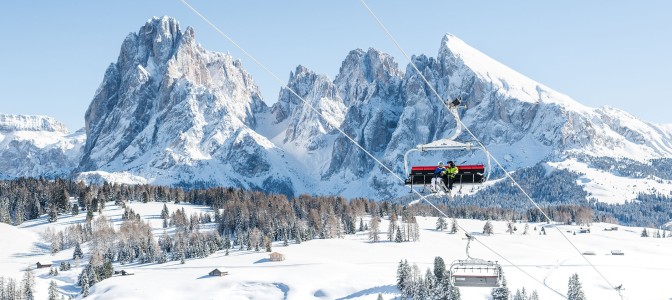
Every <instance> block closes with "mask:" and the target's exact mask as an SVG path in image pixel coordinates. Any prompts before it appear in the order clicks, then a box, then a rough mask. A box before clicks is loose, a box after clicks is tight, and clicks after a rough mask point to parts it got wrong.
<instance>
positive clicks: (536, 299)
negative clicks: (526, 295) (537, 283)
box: [530, 290, 539, 300]
mask: <svg viewBox="0 0 672 300" xmlns="http://www.w3.org/2000/svg"><path fill="white" fill-rule="evenodd" d="M530 300H539V294H538V293H537V290H534V291H532V293H531V294H530Z"/></svg>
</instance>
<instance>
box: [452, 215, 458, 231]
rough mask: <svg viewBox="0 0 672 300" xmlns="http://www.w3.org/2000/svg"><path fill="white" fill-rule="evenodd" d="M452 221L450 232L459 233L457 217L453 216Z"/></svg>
mask: <svg viewBox="0 0 672 300" xmlns="http://www.w3.org/2000/svg"><path fill="white" fill-rule="evenodd" d="M451 221H452V223H453V224H452V225H451V226H450V233H453V234H454V233H457V230H458V226H457V219H456V218H453V219H452V220H451Z"/></svg>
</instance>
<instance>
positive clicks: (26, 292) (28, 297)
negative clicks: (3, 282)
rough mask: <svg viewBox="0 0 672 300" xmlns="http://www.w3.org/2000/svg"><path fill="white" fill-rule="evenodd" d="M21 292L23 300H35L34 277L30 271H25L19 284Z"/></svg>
mask: <svg viewBox="0 0 672 300" xmlns="http://www.w3.org/2000/svg"><path fill="white" fill-rule="evenodd" d="M21 291H22V292H23V299H24V300H34V299H35V275H33V270H32V269H26V272H25V273H23V281H22V282H21Z"/></svg>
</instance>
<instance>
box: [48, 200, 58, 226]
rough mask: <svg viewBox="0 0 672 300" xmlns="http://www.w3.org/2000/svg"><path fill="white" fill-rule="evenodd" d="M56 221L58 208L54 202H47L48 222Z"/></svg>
mask: <svg viewBox="0 0 672 300" xmlns="http://www.w3.org/2000/svg"><path fill="white" fill-rule="evenodd" d="M56 221H58V209H57V208H56V205H55V204H54V203H51V204H49V223H54V222H56Z"/></svg>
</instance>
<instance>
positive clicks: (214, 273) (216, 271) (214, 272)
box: [208, 269, 229, 277]
mask: <svg viewBox="0 0 672 300" xmlns="http://www.w3.org/2000/svg"><path fill="white" fill-rule="evenodd" d="M208 275H210V276H220V277H221V276H226V275H229V272H228V271H220V270H219V269H214V270H212V271H210V273H208Z"/></svg>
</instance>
